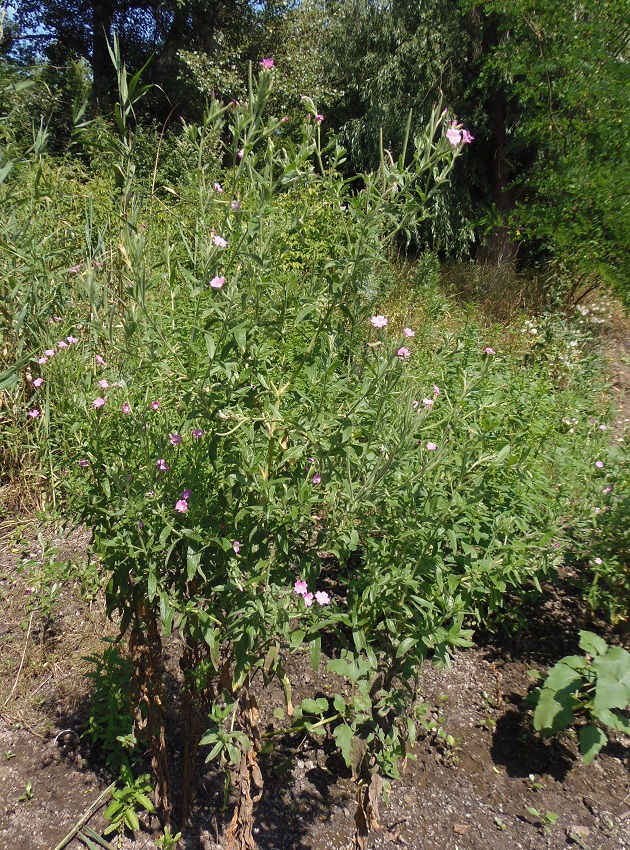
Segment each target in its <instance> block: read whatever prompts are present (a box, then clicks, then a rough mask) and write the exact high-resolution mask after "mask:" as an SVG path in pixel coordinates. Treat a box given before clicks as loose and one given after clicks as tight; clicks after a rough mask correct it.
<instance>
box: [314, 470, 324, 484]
mask: <svg viewBox="0 0 630 850" xmlns="http://www.w3.org/2000/svg"><path fill="white" fill-rule="evenodd" d="M321 482H322V476H321V475H320V474H319V472H316V473H315V475H314V476H313V484H321Z"/></svg>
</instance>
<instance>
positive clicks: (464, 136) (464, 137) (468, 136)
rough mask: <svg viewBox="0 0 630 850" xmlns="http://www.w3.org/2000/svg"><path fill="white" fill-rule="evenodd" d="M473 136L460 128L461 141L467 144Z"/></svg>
mask: <svg viewBox="0 0 630 850" xmlns="http://www.w3.org/2000/svg"><path fill="white" fill-rule="evenodd" d="M474 138H475V137H474V136H473V135H472V134H471V133H469V132H468V130H462V142H463V143H464V144H465V145H469V144H470V143H471V142H472V140H473V139H474Z"/></svg>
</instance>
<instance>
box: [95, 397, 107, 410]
mask: <svg viewBox="0 0 630 850" xmlns="http://www.w3.org/2000/svg"><path fill="white" fill-rule="evenodd" d="M104 404H105V399H104V398H100V397H99V398H95V399H94V401H93V402H92V407H96V408H97V409H98V408H99V407H103V405H104Z"/></svg>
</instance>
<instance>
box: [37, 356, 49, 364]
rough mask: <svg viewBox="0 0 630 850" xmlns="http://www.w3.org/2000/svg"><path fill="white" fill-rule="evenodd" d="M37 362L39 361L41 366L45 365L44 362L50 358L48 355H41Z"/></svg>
mask: <svg viewBox="0 0 630 850" xmlns="http://www.w3.org/2000/svg"><path fill="white" fill-rule="evenodd" d="M37 362H38V363H39V365H40V366H43V365H44V363H48V358H47V357H40V358H39V360H38V361H37Z"/></svg>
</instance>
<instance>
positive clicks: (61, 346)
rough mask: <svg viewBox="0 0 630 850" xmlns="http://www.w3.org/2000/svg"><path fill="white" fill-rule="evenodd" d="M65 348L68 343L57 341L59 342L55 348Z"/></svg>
mask: <svg viewBox="0 0 630 850" xmlns="http://www.w3.org/2000/svg"><path fill="white" fill-rule="evenodd" d="M67 347H68V343H67V342H66V341H65V340H64V339H62V340H59V342H58V343H57V348H67Z"/></svg>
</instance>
